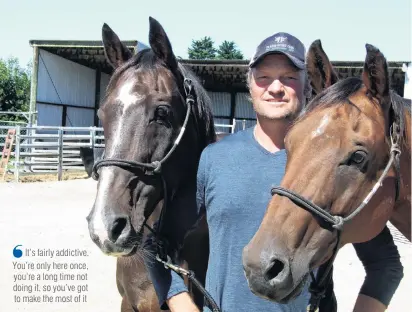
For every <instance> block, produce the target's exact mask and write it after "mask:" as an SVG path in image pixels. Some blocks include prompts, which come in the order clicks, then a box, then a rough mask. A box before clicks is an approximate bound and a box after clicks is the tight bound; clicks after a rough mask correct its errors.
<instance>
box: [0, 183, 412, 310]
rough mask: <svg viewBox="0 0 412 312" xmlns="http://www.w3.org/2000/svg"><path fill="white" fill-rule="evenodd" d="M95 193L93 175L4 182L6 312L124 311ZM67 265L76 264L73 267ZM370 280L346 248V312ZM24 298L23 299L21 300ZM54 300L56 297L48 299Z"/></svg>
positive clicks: (341, 284) (406, 300)
mask: <svg viewBox="0 0 412 312" xmlns="http://www.w3.org/2000/svg"><path fill="white" fill-rule="evenodd" d="M95 191H96V183H95V182H94V181H93V180H91V179H80V180H72V181H61V182H41V183H19V184H16V183H1V184H0V195H1V197H2V200H3V201H2V202H1V204H0V228H1V233H2V239H1V241H0V249H1V250H2V252H1V253H0V268H1V269H0V270H1V271H0V276H1V277H2V278H1V279H0V297H1V299H2V300H1V301H2V304H1V308H0V310H1V311H7V312H17V311H29V312H69V311H70V312H86V311H87V312H114V311H120V309H119V306H120V297H119V295H118V292H117V289H116V283H115V259H114V258H111V257H107V256H104V255H103V254H102V253H101V252H100V250H99V249H98V248H97V247H96V246H95V245H94V244H93V243H92V242H91V240H90V238H89V234H88V230H87V223H86V220H85V218H86V216H87V214H88V213H89V209H90V207H91V206H92V203H93V200H94V194H95ZM16 245H22V246H21V247H19V249H20V248H21V249H22V250H23V251H24V252H26V249H30V250H28V251H29V253H30V255H26V254H25V253H24V254H23V256H22V257H20V258H15V257H14V256H13V248H15V246H16ZM397 245H398V248H399V251H400V253H401V256H402V262H403V265H404V267H405V277H404V279H403V281H402V283H401V285H400V287H399V289H398V291H397V293H396V295H395V297H394V299H393V301H392V305H391V306H390V307H389V309H388V311H406V310H407V309H409V308H407V307H408V306H410V301H411V300H410V299H411V298H410V290H411V289H412V287H411V286H412V285H411V281H412V261H411V260H412V246H411V245H410V244H407V243H404V242H402V241H401V240H400V239H397ZM84 252H86V253H87V256H85V255H84ZM32 253H34V254H35V255H34V256H33V255H32ZM69 253H72V254H73V255H72V256H68V255H67V254H69ZM24 265H25V267H24ZM65 266H67V267H70V266H72V270H68V269H64V267H65ZM60 273H65V274H66V275H60ZM71 274H73V275H71ZM15 278H18V279H19V280H16V281H15ZM363 278H364V271H363V267H362V265H361V263H360V262H359V260H358V259H357V257H356V255H355V253H354V250H353V248H352V246H346V247H344V248H343V249H342V250H341V251H340V253H339V255H338V258H337V260H336V265H335V284H336V295H337V297H338V301H339V311H342V312H348V311H351V306H352V305H353V303H354V301H355V299H356V296H357V292H358V290H359V288H360V286H361V284H362V281H363ZM36 284H37V285H38V286H37V287H38V290H36ZM30 285H31V286H32V288H30ZM59 286H60V287H59ZM43 287H45V288H43ZM44 295H47V297H45V296H44ZM19 299H20V303H19V302H15V300H19ZM23 300H31V301H33V300H34V301H35V300H40V301H41V302H32V303H23V302H22V301H23ZM48 300H53V302H44V301H48ZM56 300H57V301H59V302H56ZM75 300H79V301H80V302H74V301H75ZM70 301H71V302H70Z"/></svg>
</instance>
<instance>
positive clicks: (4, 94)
mask: <svg viewBox="0 0 412 312" xmlns="http://www.w3.org/2000/svg"><path fill="white" fill-rule="evenodd" d="M31 71H32V64H31V63H29V64H28V65H27V66H26V68H21V67H20V65H19V61H18V59H17V58H15V57H10V58H8V59H7V60H3V59H0V111H3V112H23V111H24V112H26V111H28V110H29V105H30V78H31ZM0 120H8V121H26V119H25V118H24V117H22V116H14V115H0Z"/></svg>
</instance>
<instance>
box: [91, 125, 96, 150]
mask: <svg viewBox="0 0 412 312" xmlns="http://www.w3.org/2000/svg"><path fill="white" fill-rule="evenodd" d="M91 132H92V138H91V140H92V142H91V146H92V150H93V151H94V144H95V143H96V127H92V130H91Z"/></svg>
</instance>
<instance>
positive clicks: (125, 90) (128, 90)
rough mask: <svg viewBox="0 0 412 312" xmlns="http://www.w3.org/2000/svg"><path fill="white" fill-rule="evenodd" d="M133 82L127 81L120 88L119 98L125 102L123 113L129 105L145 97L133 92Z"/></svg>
mask: <svg viewBox="0 0 412 312" xmlns="http://www.w3.org/2000/svg"><path fill="white" fill-rule="evenodd" d="M133 84H134V83H133V81H131V82H128V83H125V84H124V86H123V87H121V88H120V91H119V94H118V95H117V100H118V101H120V102H121V103H122V104H123V114H124V113H125V112H126V110H127V108H128V107H129V106H131V105H133V104H134V103H136V102H137V101H138V100H141V99H142V98H143V96H142V95H139V94H137V93H136V92H133Z"/></svg>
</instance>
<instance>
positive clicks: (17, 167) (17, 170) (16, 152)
mask: <svg viewBox="0 0 412 312" xmlns="http://www.w3.org/2000/svg"><path fill="white" fill-rule="evenodd" d="M15 140H16V141H15V142H16V143H15V145H14V181H15V182H19V176H20V126H17V127H16V138H15Z"/></svg>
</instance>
